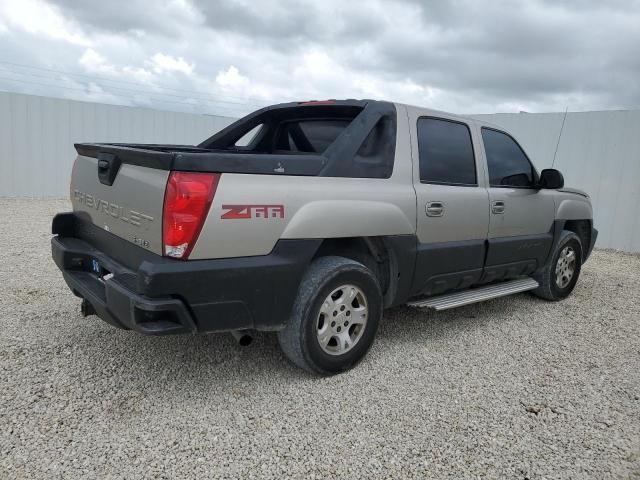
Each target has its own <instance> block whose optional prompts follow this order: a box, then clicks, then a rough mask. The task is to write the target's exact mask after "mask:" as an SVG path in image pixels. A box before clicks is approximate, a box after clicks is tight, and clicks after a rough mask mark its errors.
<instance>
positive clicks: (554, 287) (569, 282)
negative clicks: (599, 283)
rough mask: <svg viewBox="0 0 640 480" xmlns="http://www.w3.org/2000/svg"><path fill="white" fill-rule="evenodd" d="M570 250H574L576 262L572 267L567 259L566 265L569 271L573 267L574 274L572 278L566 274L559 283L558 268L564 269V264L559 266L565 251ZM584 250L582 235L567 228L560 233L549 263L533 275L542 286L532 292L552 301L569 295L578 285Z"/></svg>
mask: <svg viewBox="0 0 640 480" xmlns="http://www.w3.org/2000/svg"><path fill="white" fill-rule="evenodd" d="M566 249H568V250H566ZM568 251H573V252H574V255H575V263H574V264H573V267H571V266H570V265H567V263H566V259H565V263H564V267H566V269H568V270H565V271H569V270H571V269H572V274H571V277H570V278H568V277H567V276H566V275H564V276H563V278H562V280H561V283H558V276H557V270H556V269H557V268H560V271H562V267H563V265H560V267H558V265H559V263H561V262H562V261H563V258H562V257H563V256H564V254H565V252H568ZM582 252H583V249H582V243H581V242H580V237H578V236H577V235H576V234H575V233H573V232H570V231H567V230H565V231H563V232H562V234H561V235H560V240H559V241H558V244H557V245H556V247H555V249H554V251H553V255H552V257H551V261H550V262H548V263H547V265H545V267H544V270H542V272H540V273H539V274H537V275H534V276H533V278H534V279H535V280H537V281H538V283H539V284H540V286H539V287H538V288H536V289H535V290H533V291H532V292H531V293H533V294H534V295H535V296H537V297H540V298H544V299H545V300H552V301H558V300H562V299H563V298H566V297H568V296H569V295H570V294H571V292H572V291H573V289H574V287H575V286H576V282H577V281H578V277H579V276H580V270H581V267H582V256H583V253H582ZM565 282H566V283H565Z"/></svg>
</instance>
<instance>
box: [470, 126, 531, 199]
mask: <svg viewBox="0 0 640 480" xmlns="http://www.w3.org/2000/svg"><path fill="white" fill-rule="evenodd" d="M482 141H483V143H484V151H485V153H486V155H487V166H488V167H489V183H490V185H491V186H492V187H505V186H508V187H533V186H534V183H535V175H534V170H533V166H532V165H531V162H529V159H528V158H527V156H526V155H525V153H524V152H523V151H522V149H521V148H520V146H519V145H518V144H517V143H516V142H515V141H514V140H513V138H511V137H510V136H509V135H507V134H505V133H502V132H498V131H496V130H491V129H489V128H483V129H482Z"/></svg>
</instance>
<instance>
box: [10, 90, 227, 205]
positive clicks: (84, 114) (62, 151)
mask: <svg viewBox="0 0 640 480" xmlns="http://www.w3.org/2000/svg"><path fill="white" fill-rule="evenodd" d="M232 121H233V119H232V118H229V117H217V116H212V115H194V114H189V113H179V112H162V111H157V110H150V109H144V108H136V107H123V106H118V105H103V104H97V103H89V102H78V101H75V100H65V99H59V98H48V97H38V96H34V95H22V94H18V93H8V92H0V197H14V196H19V197H66V196H67V195H68V194H69V186H68V184H69V175H70V174H71V166H72V164H73V160H74V159H75V156H76V152H75V149H74V148H73V144H74V143H81V142H139V143H174V144H188V145H189V144H190V145H194V144H197V143H200V142H201V141H202V140H204V139H205V138H207V137H209V136H210V135H212V134H213V133H215V132H216V131H218V130H220V129H221V128H223V127H224V126H226V125H228V124H229V123H231V122H232Z"/></svg>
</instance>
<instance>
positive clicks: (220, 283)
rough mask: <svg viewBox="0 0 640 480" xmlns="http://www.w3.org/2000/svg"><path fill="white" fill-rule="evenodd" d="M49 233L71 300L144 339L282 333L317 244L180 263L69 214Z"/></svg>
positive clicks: (292, 243)
mask: <svg viewBox="0 0 640 480" xmlns="http://www.w3.org/2000/svg"><path fill="white" fill-rule="evenodd" d="M53 233H54V234H57V236H55V237H54V238H53V239H52V241H51V245H52V255H53V259H54V261H55V263H56V265H57V266H58V268H60V270H61V271H62V274H63V277H64V279H65V281H66V283H67V285H68V286H69V288H70V289H71V290H72V291H73V292H74V294H76V295H77V296H79V297H81V298H83V299H85V300H86V301H87V302H88V303H89V304H90V305H91V306H92V307H93V310H95V313H96V314H97V315H98V316H99V317H100V318H101V319H103V320H105V321H106V322H108V323H110V324H111V325H113V326H115V327H118V328H124V329H130V330H135V331H138V332H140V333H144V334H149V335H165V334H177V333H196V332H219V331H231V330H244V329H256V330H278V329H280V328H282V327H283V326H284V324H285V322H286V320H287V319H288V317H289V314H290V311H291V308H292V306H293V302H294V300H295V296H296V293H297V290H298V284H299V282H300V279H301V277H302V274H303V272H304V270H305V269H306V267H307V265H308V264H309V262H310V261H311V258H312V257H313V255H314V254H315V251H316V250H317V248H318V246H319V244H320V241H316V240H281V241H279V242H278V244H276V247H275V248H274V250H273V252H272V253H270V254H269V255H264V256H256V257H242V258H226V259H214V260H193V261H181V260H173V259H168V258H165V257H161V256H158V255H155V254H150V253H149V252H148V251H146V250H144V249H142V248H140V247H138V246H136V245H134V244H132V243H130V242H127V241H125V240H123V239H121V238H118V237H116V236H114V235H112V234H110V233H109V232H105V231H102V230H101V229H99V228H97V227H94V226H92V225H87V224H86V222H83V221H82V220H81V218H79V217H78V216H76V215H75V214H73V213H66V214H60V215H57V216H56V218H55V219H54V225H53ZM105 274H106V276H105Z"/></svg>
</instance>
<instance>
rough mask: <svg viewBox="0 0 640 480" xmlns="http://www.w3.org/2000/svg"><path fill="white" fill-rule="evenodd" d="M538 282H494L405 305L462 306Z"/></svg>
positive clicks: (522, 280)
mask: <svg viewBox="0 0 640 480" xmlns="http://www.w3.org/2000/svg"><path fill="white" fill-rule="evenodd" d="M538 286H539V285H538V282H536V281H535V280H534V279H533V278H530V277H527V278H519V279H517V280H509V281H507V282H501V283H496V284H493V285H488V286H486V287H478V288H472V289H470V290H464V291H462V292H453V293H447V294H445V295H438V296H437V297H430V298H423V299H420V300H414V301H412V302H408V303H407V305H409V306H410V307H416V308H432V309H434V310H437V311H441V310H448V309H450V308H456V307H462V306H463V305H469V304H471V303H476V302H484V301H485V300H491V299H492V298H498V297H504V296H506V295H511V294H513V293H520V292H526V291H527V290H533V289H534V288H537V287H538Z"/></svg>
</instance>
